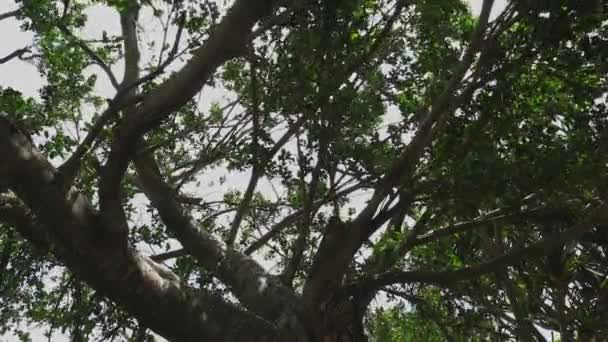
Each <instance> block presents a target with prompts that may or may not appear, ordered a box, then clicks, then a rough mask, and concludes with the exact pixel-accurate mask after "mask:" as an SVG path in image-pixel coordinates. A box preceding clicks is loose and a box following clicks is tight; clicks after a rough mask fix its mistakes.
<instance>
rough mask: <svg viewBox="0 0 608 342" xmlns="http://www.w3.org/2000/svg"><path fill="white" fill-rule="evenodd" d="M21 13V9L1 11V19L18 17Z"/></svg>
mask: <svg viewBox="0 0 608 342" xmlns="http://www.w3.org/2000/svg"><path fill="white" fill-rule="evenodd" d="M19 13H21V10H20V9H16V10H14V11H9V12H4V13H0V20H4V19H8V18H12V17H16V16H17V15H19Z"/></svg>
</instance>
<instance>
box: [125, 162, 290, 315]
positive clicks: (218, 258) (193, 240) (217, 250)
mask: <svg viewBox="0 0 608 342" xmlns="http://www.w3.org/2000/svg"><path fill="white" fill-rule="evenodd" d="M135 167H136V169H137V173H138V176H139V179H140V181H141V185H142V187H143V189H144V192H145V194H146V196H147V197H148V198H149V199H150V201H151V203H152V205H153V206H154V207H155V208H156V209H157V210H158V213H159V215H160V217H161V219H162V220H163V223H164V224H165V225H166V226H167V228H168V229H169V230H171V231H172V232H173V233H174V234H175V235H176V237H177V239H178V240H179V241H180V243H181V244H182V245H183V246H184V248H185V249H186V250H187V251H188V252H189V254H190V255H192V256H193V257H194V258H196V259H197V260H198V261H199V262H200V263H201V265H203V266H204V267H205V268H206V269H208V270H209V271H211V272H212V273H213V274H214V275H215V276H217V277H218V278H219V279H220V280H221V281H223V282H224V283H225V284H226V285H228V286H229V287H230V289H231V290H232V292H233V293H234V294H235V295H236V297H237V298H238V299H239V300H240V302H241V303H242V304H243V305H245V306H246V307H248V308H249V309H251V310H253V311H255V312H257V313H258V314H260V315H261V316H263V317H266V318H268V319H271V320H277V319H279V318H280V317H285V315H286V314H293V313H294V312H298V311H299V310H300V308H299V299H298V298H297V297H296V296H295V294H294V293H293V292H292V291H291V290H289V289H288V288H286V287H284V286H282V285H281V284H280V282H279V281H278V280H277V279H276V278H275V277H273V276H270V275H269V274H267V273H266V271H265V270H264V269H263V268H262V267H261V266H260V265H259V264H258V263H257V262H256V261H255V260H253V259H252V258H250V257H247V256H244V255H243V254H241V253H239V252H237V251H235V250H233V249H229V248H227V247H226V245H225V244H224V243H222V242H220V241H217V240H216V239H215V238H214V237H213V236H211V234H209V233H207V232H206V231H204V230H202V229H200V227H198V226H196V225H195V223H194V221H193V219H192V218H191V217H189V216H188V215H187V214H186V213H185V212H184V210H183V209H182V208H181V207H180V206H179V204H178V203H177V202H176V201H175V199H174V198H173V196H174V192H173V190H172V189H171V188H170V187H169V186H168V185H167V184H166V183H165V182H164V181H163V179H162V175H161V173H160V171H159V169H158V167H157V165H156V161H155V160H154V159H153V157H152V156H151V155H150V154H149V153H142V154H138V155H137V156H136V157H135Z"/></svg>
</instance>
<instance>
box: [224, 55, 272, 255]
mask: <svg viewBox="0 0 608 342" xmlns="http://www.w3.org/2000/svg"><path fill="white" fill-rule="evenodd" d="M249 60H250V62H249V69H250V75H249V76H250V79H251V80H250V83H251V89H250V91H251V115H252V122H253V131H252V133H251V135H252V137H251V139H252V142H251V150H252V151H251V157H252V164H253V167H252V170H251V178H250V179H249V184H247V190H245V195H243V199H242V200H241V203H240V205H239V208H238V210H237V211H236V215H234V219H233V220H232V224H231V225H230V230H229V232H228V237H227V238H226V244H227V245H228V246H233V245H234V241H235V240H236V237H237V235H238V232H239V227H240V226H241V222H242V220H243V217H244V216H245V214H246V213H247V211H248V210H249V206H250V205H251V199H252V198H253V192H254V191H255V188H256V186H257V184H258V181H259V180H260V177H261V176H262V175H263V174H264V169H265V168H266V164H267V163H268V161H269V160H271V159H272V158H273V156H269V157H266V156H264V157H262V156H260V155H259V153H260V152H261V151H260V142H259V138H260V119H261V118H260V116H261V115H262V113H261V112H260V103H259V94H258V90H259V89H258V77H257V70H256V69H257V63H256V62H255V61H256V56H255V50H254V49H253V48H252V52H251V58H249Z"/></svg>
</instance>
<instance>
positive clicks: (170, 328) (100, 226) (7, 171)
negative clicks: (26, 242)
mask: <svg viewBox="0 0 608 342" xmlns="http://www.w3.org/2000/svg"><path fill="white" fill-rule="evenodd" d="M55 173H56V170H55V169H54V168H53V167H52V165H51V164H50V163H49V161H48V160H47V159H46V158H44V156H43V155H42V153H41V152H40V151H38V150H37V149H36V148H35V147H34V146H33V145H32V143H31V141H30V139H29V138H28V137H26V136H25V135H23V133H22V132H21V130H19V129H18V128H17V127H16V126H15V125H14V124H12V122H11V121H9V120H8V119H7V118H5V117H4V116H0V179H1V180H2V182H3V184H6V185H7V186H8V188H9V189H10V190H12V191H13V192H14V193H15V194H16V195H17V196H18V197H19V198H20V199H21V200H22V201H23V202H24V203H25V205H26V206H27V207H28V208H30V210H31V212H32V213H33V214H34V215H35V217H36V219H37V220H39V222H40V224H35V225H33V224H30V223H31V222H32V221H31V220H30V219H29V218H28V216H24V215H23V214H24V211H19V210H17V211H12V212H13V213H15V215H13V216H12V217H13V218H15V219H16V221H14V222H13V223H11V222H9V223H11V226H16V227H20V226H21V227H22V226H24V225H23V224H20V223H19V222H24V223H25V224H27V226H28V227H31V228H32V229H35V230H33V232H35V237H42V239H41V240H40V242H41V243H43V244H44V245H45V246H47V247H51V246H52V247H53V248H52V251H53V253H54V254H55V255H56V256H57V257H59V258H60V259H61V260H62V261H64V262H65V263H66V265H67V266H68V267H69V268H70V270H71V271H72V272H74V273H75V274H76V275H77V276H78V277H79V278H80V279H82V280H84V281H85V282H87V283H88V284H89V285H90V286H91V287H93V288H94V289H96V290H97V291H98V292H99V293H101V294H103V295H104V296H106V297H108V298H109V299H110V300H112V301H115V302H116V303H119V304H120V305H121V306H122V307H123V308H125V310H127V311H128V312H129V313H130V314H132V315H133V316H135V317H136V318H137V319H139V320H140V321H141V322H142V323H143V324H145V325H146V326H147V327H149V328H150V329H152V330H154V331H155V332H156V333H158V334H160V335H162V336H164V337H166V338H168V339H170V340H174V341H196V340H209V341H250V340H251V336H257V337H258V338H259V339H260V340H275V339H276V338H278V336H279V335H278V333H277V332H276V330H275V326H274V324H271V323H269V322H268V321H266V320H263V319H261V318H260V317H259V316H257V315H254V314H251V313H249V312H247V311H245V310H243V309H242V308H239V307H236V306H234V305H232V304H228V303H226V302H225V301H223V300H222V299H220V298H218V297H216V296H215V295H213V294H210V293H207V292H205V291H194V290H193V289H191V288H189V287H187V286H186V285H184V284H183V283H182V282H181V281H180V280H179V278H178V277H177V276H176V275H175V274H173V273H172V272H171V271H170V270H168V269H166V268H164V267H163V266H161V265H159V264H157V263H155V262H154V261H152V260H150V258H148V257H145V256H142V255H140V254H139V253H138V252H136V251H135V250H133V249H131V248H129V249H126V250H123V249H116V248H114V246H113V243H114V242H113V240H112V239H111V237H109V236H108V235H107V234H106V232H107V231H108V227H107V226H105V223H104V222H103V221H102V220H100V217H99V215H98V213H97V212H96V211H95V209H94V208H93V207H92V206H91V205H90V204H89V202H88V200H87V199H86V198H85V197H84V196H83V195H82V194H80V193H78V192H76V191H71V192H70V193H69V194H67V195H66V194H65V192H64V191H63V189H61V186H60V185H59V184H57V183H56V182H55V180H56V179H55ZM9 209H10V208H9ZM6 210H7V207H6V206H5V205H0V213H2V211H4V212H6ZM0 217H3V218H6V217H7V216H6V215H0ZM20 217H21V218H24V217H25V219H23V220H22V221H19V218H20ZM20 231H22V230H21V229H20ZM38 232H40V234H39V233H38ZM24 235H25V234H24ZM25 236H26V237H27V238H28V239H30V236H28V235H25ZM46 237H48V240H47V238H46ZM34 241H36V240H35V239H34ZM243 331H246V332H247V336H244V335H243V333H242V332H243Z"/></svg>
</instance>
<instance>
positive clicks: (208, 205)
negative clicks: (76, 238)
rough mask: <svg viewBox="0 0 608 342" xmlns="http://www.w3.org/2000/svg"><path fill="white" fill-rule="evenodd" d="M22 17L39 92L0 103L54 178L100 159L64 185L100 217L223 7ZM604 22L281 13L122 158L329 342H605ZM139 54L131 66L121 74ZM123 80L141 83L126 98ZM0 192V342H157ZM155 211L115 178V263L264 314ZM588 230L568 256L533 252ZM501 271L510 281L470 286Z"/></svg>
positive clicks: (570, 14) (299, 9)
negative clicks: (119, 154)
mask: <svg viewBox="0 0 608 342" xmlns="http://www.w3.org/2000/svg"><path fill="white" fill-rule="evenodd" d="M485 3H486V4H485V5H487V4H488V3H491V1H486V2H485ZM16 5H17V6H18V9H19V11H18V14H17V15H16V17H15V18H14V19H10V20H19V21H20V23H21V24H22V26H21V28H22V30H25V31H31V32H32V33H33V37H34V40H33V42H25V44H27V45H31V47H30V48H29V51H30V52H31V54H32V56H30V57H28V59H27V60H28V61H30V63H32V64H34V65H35V67H36V68H37V70H38V71H39V73H40V75H41V76H42V78H43V80H44V84H42V85H41V86H40V89H39V94H38V95H37V96H35V97H32V98H29V97H26V96H23V94H22V93H21V92H20V91H19V90H18V89H13V88H10V87H8V86H4V85H2V84H0V112H2V113H5V115H7V116H8V117H9V118H10V119H11V121H12V122H15V123H16V125H18V126H19V127H20V129H21V130H23V132H24V133H25V134H26V135H27V136H32V137H33V141H34V143H35V144H36V146H37V147H38V148H39V149H40V150H41V151H42V153H43V154H44V156H45V157H46V158H48V159H49V160H51V161H52V162H53V163H54V164H55V165H60V164H61V163H63V162H65V161H66V160H68V159H69V158H70V156H73V155H77V153H79V152H77V151H79V150H80V149H82V146H83V145H81V144H83V141H86V139H87V138H85V137H87V134H88V135H91V134H93V135H94V139H93V140H92V141H90V142H88V143H87V144H89V145H90V146H89V147H90V151H89V152H87V153H84V154H83V157H82V160H81V161H80V163H79V164H78V166H79V168H78V174H77V177H76V180H75V181H74V182H73V184H72V185H73V186H74V188H75V189H77V190H78V191H79V192H80V193H82V194H83V195H85V196H86V197H87V198H88V199H89V201H90V203H91V205H92V207H93V208H95V209H96V210H97V209H99V210H101V211H102V213H101V215H102V216H103V209H104V208H103V207H102V206H100V205H99V203H98V201H99V198H100V197H101V196H103V192H102V191H101V190H102V189H100V187H102V186H103V184H104V183H103V179H102V178H104V177H106V175H107V174H109V173H110V172H109V171H107V169H109V168H110V167H109V166H108V165H112V163H111V162H109V161H112V158H115V157H116V155H113V153H116V151H117V147H116V141H119V140H118V139H121V138H123V137H124V136H127V134H128V133H129V131H128V130H129V129H131V128H133V127H135V126H136V125H137V123H133V122H136V121H134V120H131V119H132V118H133V116H134V115H137V114H141V113H139V112H138V108H142V107H143V108H145V107H144V106H145V103H146V102H145V101H146V100H147V98H146V96H148V95H149V94H154V91H158V89H165V88H163V87H167V88H168V87H169V86H166V85H167V84H170V83H171V82H179V76H178V74H174V75H173V76H172V72H171V70H177V69H179V67H181V66H182V65H183V63H184V62H183V61H184V60H186V59H189V58H192V59H193V60H197V58H198V59H204V58H206V57H205V55H196V53H197V52H196V51H198V50H196V49H197V48H200V47H203V48H204V47H205V44H206V43H209V42H212V41H213V40H212V38H213V34H217V32H220V33H221V32H222V31H221V29H220V28H221V27H222V26H221V25H222V19H224V18H229V17H230V15H231V12H230V10H229V8H230V5H231V4H228V5H227V4H225V2H219V1H217V2H216V1H138V2H131V1H74V0H72V1H51V0H49V1H18V2H17V3H16ZM485 5H484V6H485ZM92 6H93V7H95V6H98V7H99V6H107V7H110V8H112V9H113V10H114V11H115V13H116V15H117V18H118V16H119V15H120V18H121V22H122V27H121V28H122V35H121V34H115V35H113V34H110V33H108V32H107V31H105V30H103V33H102V34H101V35H100V36H99V37H88V38H86V39H85V38H84V37H83V35H82V32H83V28H84V27H86V26H87V25H95V20H96V17H95V15H94V14H92V13H94V11H92V12H91V8H93V7H92ZM607 9H608V8H607V6H606V4H604V3H603V2H602V1H599V0H598V1H585V2H584V4H582V3H580V2H578V1H514V2H512V3H509V4H507V5H506V7H505V8H504V9H502V12H499V13H498V15H497V16H496V17H495V18H494V19H493V20H491V21H490V22H489V23H486V22H485V21H486V20H487V17H486V18H485V19H484V16H483V14H482V17H481V18H476V17H474V16H473V15H472V14H471V10H470V8H469V6H468V5H467V4H466V3H465V2H463V1H459V0H421V1H400V0H397V1H392V0H386V1H385V0H378V1H369V0H341V1H307V2H292V1H282V2H280V5H279V6H276V7H275V9H274V13H273V14H272V15H271V16H265V17H263V18H262V19H261V20H259V22H258V23H257V24H256V25H255V26H254V27H253V29H252V32H251V33H250V36H251V37H250V38H251V39H252V42H251V43H248V44H246V46H243V47H242V49H240V50H239V51H238V52H234V55H235V56H236V57H235V58H228V60H227V61H226V62H225V63H222V64H221V66H220V67H219V68H218V69H217V70H214V72H213V74H212V75H211V76H210V77H209V79H208V80H207V82H206V85H205V87H204V88H203V90H202V91H200V92H198V95H196V96H194V97H193V98H188V99H186V100H185V101H183V103H182V104H180V105H179V106H177V109H175V110H172V111H171V113H169V114H167V115H166V117H164V120H162V122H159V123H158V124H156V123H153V124H149V125H148V126H146V128H145V129H140V130H138V129H139V128H136V129H134V131H137V132H145V134H144V133H142V134H140V136H139V137H138V138H137V139H135V140H131V141H130V142H135V141H136V142H137V143H136V144H135V143H134V144H132V145H134V146H135V145H137V146H135V147H128V148H124V149H125V150H127V149H131V148H132V150H129V152H128V153H129V156H128V158H129V159H133V160H135V161H136V162H138V163H141V161H140V160H139V159H138V158H143V159H145V158H148V157H149V156H153V157H154V159H153V160H155V163H156V164H155V166H154V167H153V168H152V169H154V170H155V172H158V173H159V174H160V176H161V178H162V179H163V180H164V181H165V182H166V186H167V188H168V189H170V190H171V191H170V194H171V195H170V196H171V198H170V199H168V200H167V202H168V201H169V200H172V201H175V203H176V206H179V208H180V209H179V212H180V213H182V214H184V215H187V216H186V217H187V218H188V219H187V222H191V224H194V225H195V226H196V227H198V229H200V230H201V231H204V232H208V233H210V234H211V236H213V237H214V238H215V239H217V240H223V241H225V242H226V243H227V244H228V248H229V249H230V250H232V249H234V250H236V251H238V252H242V253H243V254H247V255H252V256H253V257H254V259H255V260H257V261H259V262H260V263H261V264H262V265H263V266H264V268H266V269H267V270H268V271H269V273H270V274H272V275H276V276H277V279H279V280H280V281H279V282H280V284H281V286H285V287H286V288H288V289H290V291H291V289H293V292H294V293H296V294H297V298H303V300H310V302H309V303H307V307H308V308H315V309H316V310H318V311H315V312H316V313H319V312H322V313H323V314H322V315H321V314H319V316H322V318H319V319H320V320H321V321H322V322H323V324H324V325H323V327H324V328H323V329H327V330H328V331H331V334H329V335H327V336H330V335H331V336H332V338H334V339H332V340H331V341H334V340H335V341H348V340H350V338H352V340H355V337H352V336H356V335H357V334H362V333H363V332H364V331H365V333H366V334H367V335H369V337H370V339H371V340H372V341H444V340H454V341H461V340H463V341H464V340H467V341H468V340H471V341H484V340H507V339H510V338H515V339H518V340H525V341H529V340H543V338H544V337H543V336H547V334H550V333H551V332H553V333H555V334H560V336H561V339H562V340H563V341H570V340H573V339H579V340H587V339H590V338H592V337H596V338H600V339H601V338H604V337H606V336H608V330H607V329H608V328H607V327H606V326H605V324H604V322H606V319H608V317H607V316H606V315H607V314H606V313H607V312H608V288H607V287H608V281H607V279H608V278H607V277H608V275H607V274H606V269H608V258H607V256H606V255H607V253H608V251H607V248H608V238H607V235H606V232H605V229H604V228H605V227H607V226H608V222H605V221H602V220H598V219H596V218H597V215H595V214H594V212H595V211H596V210H597V208H602V205H604V204H605V202H606V201H607V200H608V198H606V195H607V192H606V191H607V190H608V188H607V186H608V178H607V176H606V165H608V135H607V128H608V119H607V118H608V115H607V108H606V103H605V92H606V71H607V70H608V68H607V64H606V63H607V61H608V48H607V46H608V25H606V23H607V21H606V20H607V19H608V17H607V15H608V14H606V13H607V12H606V10H607ZM486 14H487V13H486ZM125 18H126V19H125ZM5 20H8V19H5ZM129 20H131V21H132V22H131V23H130V22H129ZM144 22H155V23H158V26H159V27H160V32H161V33H160V34H158V33H156V34H153V33H152V32H154V31H153V30H151V29H150V30H149V29H148V27H147V26H146V25H145V24H143V23H144ZM119 24H120V23H117V25H119ZM131 24H133V25H135V26H134V27H135V28H136V31H134V33H133V32H131V33H130V31H129V30H128V28H129V27H130V26H129V25H131ZM129 34H131V36H129ZM129 37H135V38H136V39H137V40H136V42H138V44H136V45H135V47H134V46H133V45H132V44H133V42H129V39H130V38H129ZM130 44H131V45H130ZM130 48H131V49H133V48H135V50H136V51H137V54H135V55H136V56H140V55H141V59H140V60H139V61H138V60H135V59H132V60H131V62H132V63H131V64H129V60H130V58H133V57H132V56H135V55H134V54H133V53H132V51H133V50H131V52H130V51H129V49H130ZM230 53H233V52H232V51H230ZM193 55H194V56H195V57H192V56H193ZM130 56H131V57H130ZM201 56H203V57H201ZM137 58H139V57H137ZM21 59H24V58H21ZM11 63H19V61H18V59H13V60H9V61H7V63H6V64H5V65H1V67H5V66H8V65H10V64H11ZM134 67H135V68H136V69H137V70H136V72H134V74H135V75H139V77H144V78H143V79H140V81H139V83H137V84H135V85H133V84H130V83H132V82H133V81H134V80H125V82H126V83H123V82H122V81H121V80H120V78H121V77H122V74H123V73H124V75H129V72H133V70H131V71H129V68H134ZM123 69H124V72H123ZM145 75H148V76H145ZM119 76H120V77H119ZM201 77H203V76H201ZM176 80H177V81H176ZM100 89H101V90H104V91H103V93H107V92H106V90H107V89H112V91H113V92H115V93H116V94H118V96H117V97H115V98H112V99H105V98H104V97H103V96H101V95H100V94H101V93H102V91H100ZM125 89H126V90H125ZM169 90H170V89H169ZM176 97H178V96H176ZM125 98H129V99H130V100H131V101H132V103H128V104H125V103H124V102H121V101H124V100H125ZM172 100H173V99H166V101H172ZM117 106H118V107H120V108H119V109H118V110H116V111H114V112H111V111H110V109H114V108H116V107H117ZM138 106H139V107H138ZM108 108H109V109H108ZM108 112H110V114H111V115H107V113H108ZM152 114H155V113H152ZM152 114H150V115H152ZM97 125H99V127H98V128H96V126H97ZM96 129H97V131H96ZM119 147H120V146H119ZM142 156H143V157H142ZM136 164H137V163H136ZM104 172H106V173H104ZM1 175H2V174H1V173H0V176H1ZM121 176H122V175H121ZM100 184H101V185H100ZM3 186H4V184H3V180H2V179H0V199H1V201H0V326H1V327H2V329H3V330H2V332H3V333H4V332H7V331H10V332H12V333H13V334H17V335H19V336H20V337H21V339H22V340H27V339H28V336H27V333H26V332H25V331H26V330H27V329H25V328H24V326H25V325H28V324H29V325H32V324H34V325H38V324H44V329H47V330H48V331H49V333H53V332H57V331H58V332H60V333H63V334H68V335H70V336H72V339H73V340H74V341H84V340H91V339H93V338H100V339H102V340H109V339H112V338H123V339H128V340H133V341H145V340H146V339H149V338H151V337H150V335H149V334H150V331H149V330H147V328H148V327H146V326H145V325H144V324H143V323H142V322H140V321H139V320H138V317H133V316H131V315H130V314H129V313H128V311H125V310H124V307H122V306H121V305H122V303H120V302H111V301H110V300H107V299H106V298H105V296H104V294H103V293H98V292H97V289H95V287H89V286H88V285H87V284H86V283H84V282H83V281H81V279H79V277H78V274H77V272H75V273H73V272H72V271H70V270H69V269H67V268H64V267H63V266H62V265H63V264H62V261H61V257H60V255H58V253H57V251H56V250H55V249H54V248H55V247H54V246H53V245H52V244H51V245H49V244H48V241H47V240H45V239H42V240H43V241H42V242H41V241H37V240H35V239H32V238H31V237H29V236H27V234H24V233H23V230H21V229H16V228H17V226H19V224H24V223H23V222H21V221H19V222H15V221H14V220H11V219H10V217H9V216H8V214H7V217H6V218H3V213H4V212H5V211H6V212H7V213H10V212H11V210H12V209H14V208H15V207H19V206H22V204H20V202H19V200H18V199H16V198H15V196H14V194H13V192H11V191H6V192H3V191H2V190H3V188H4V187H3ZM6 186H7V187H8V188H9V189H10V190H14V189H12V188H11V184H7V185H6ZM146 187H147V185H146V181H145V180H143V177H142V168H141V164H140V165H135V166H134V167H129V168H127V170H126V172H125V175H124V176H122V178H121V181H120V189H121V191H120V196H121V197H120V204H121V206H122V210H123V211H124V213H125V217H126V221H127V222H126V223H127V224H128V226H129V230H128V246H129V247H130V248H132V249H137V250H139V251H141V252H142V253H144V254H149V255H153V258H154V260H156V261H158V262H159V263H162V264H163V265H165V266H167V267H168V268H169V269H170V270H171V271H172V272H173V273H174V274H175V275H177V276H178V277H179V278H180V279H181V280H182V282H183V283H184V284H187V285H188V286H189V289H192V291H193V292H194V293H196V291H200V292H201V293H202V292H203V291H204V293H206V294H211V295H213V296H215V297H217V298H221V299H222V300H223V301H225V302H229V303H233V304H235V305H237V306H239V307H242V308H243V309H247V310H251V311H254V312H255V310H254V309H252V308H250V307H248V303H246V302H240V301H239V293H238V291H236V290H234V288H231V287H230V284H229V282H230V280H226V275H225V274H224V273H222V271H221V270H220V271H218V270H215V269H212V268H210V267H205V266H204V265H205V261H204V260H201V259H200V256H199V255H198V254H196V253H195V252H194V251H192V250H188V248H186V250H184V249H181V247H183V246H185V245H186V244H185V243H184V241H183V240H180V233H179V232H178V231H175V230H173V229H172V228H171V227H170V226H171V224H170V223H169V222H167V215H166V214H163V212H162V210H161V209H160V208H159V207H160V206H161V205H160V204H159V201H158V200H155V199H154V198H153V196H150V192H149V189H147V188H146ZM161 202H162V201H161ZM162 203H165V202H162ZM162 203H161V204H162ZM600 211H601V209H600ZM163 215H164V216H163ZM171 217H173V216H171ZM590 220H591V222H590V225H591V226H590V228H589V229H587V230H586V231H582V232H581V233H580V234H577V235H576V237H575V239H573V240H572V239H571V240H567V241H562V240H559V241H558V243H552V244H547V245H542V243H544V242H546V241H550V240H551V241H552V239H553V240H555V239H560V237H562V236H566V235H564V234H569V232H571V231H572V229H573V227H578V226H579V225H582V224H586V223H587V222H589V221H590ZM104 222H105V221H104ZM180 222H185V220H183V221H180ZM41 224H42V225H44V223H41ZM340 227H346V228H343V229H342V228H340ZM335 234H338V236H337V238H336V237H335ZM568 236H570V235H568ZM24 238H25V239H24ZM28 240H29V241H28ZM51 241H52V239H51ZM336 241H337V242H336ZM30 242H33V244H32V243H30ZM328 246H329V247H328ZM534 246H547V247H546V248H544V247H542V248H540V252H538V249H535V250H533V248H534ZM526 248H528V249H526ZM349 253H350V254H349ZM527 253H529V254H527ZM57 256H59V258H58V259H56V257H57ZM341 258H345V260H346V262H345V264H344V267H342V268H340V267H339V265H340V263H341V260H342V259H341ZM501 258H502V259H501ZM495 260H499V261H500V260H506V261H505V262H504V263H502V264H500V265H499V266H500V267H491V268H489V269H484V268H483V267H484V265H488V263H490V262H492V261H495ZM324 265H325V266H324ZM336 265H338V266H336ZM324 267H325V268H324ZM475 267H481V268H480V269H482V271H480V272H477V273H472V274H471V275H467V274H465V275H464V276H461V275H462V274H464V273H459V272H467V271H468V270H471V269H476V268H475ZM410 271H412V272H410ZM418 271H420V272H418ZM425 272H426V273H425ZM320 274H321V275H320ZM332 277H335V278H337V279H333V278H332ZM317 283H320V284H322V285H319V287H315V286H316V285H315V284H317ZM319 289H321V290H319ZM314 291H318V292H320V293H314ZM311 292H312V293H313V294H312V295H311V294H310V293H311ZM300 295H301V297H300ZM344 303H350V304H344ZM344 307H346V309H343V308H344ZM340 310H344V311H345V312H347V314H344V313H343V312H342V311H340ZM255 314H258V312H255ZM347 315H350V316H349V317H350V318H348V319H344V318H343V317H345V316H347ZM312 316H314V315H312ZM256 317H257V316H256ZM263 318H266V317H263ZM363 322H367V326H366V328H365V329H364V328H363V327H362V324H363ZM332 329H334V330H335V331H332ZM344 331H348V333H349V334H351V335H349V336H351V337H344V336H346V335H344ZM325 333H326V332H325V331H324V332H323V333H322V334H325ZM334 333H336V334H337V335H332V334H334ZM324 336H325V335H324ZM335 336H339V337H335ZM328 341H329V339H328Z"/></svg>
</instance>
